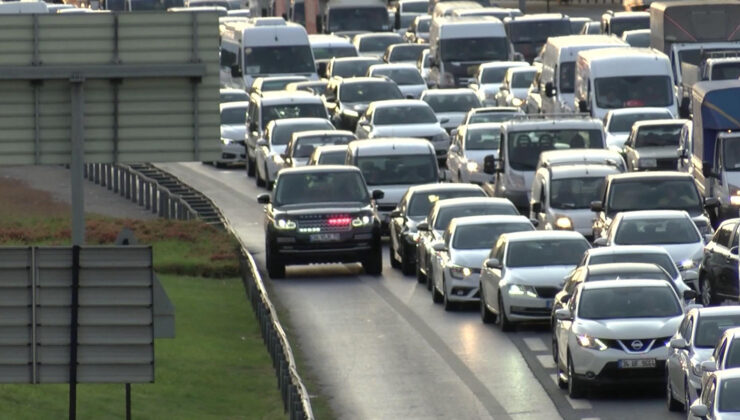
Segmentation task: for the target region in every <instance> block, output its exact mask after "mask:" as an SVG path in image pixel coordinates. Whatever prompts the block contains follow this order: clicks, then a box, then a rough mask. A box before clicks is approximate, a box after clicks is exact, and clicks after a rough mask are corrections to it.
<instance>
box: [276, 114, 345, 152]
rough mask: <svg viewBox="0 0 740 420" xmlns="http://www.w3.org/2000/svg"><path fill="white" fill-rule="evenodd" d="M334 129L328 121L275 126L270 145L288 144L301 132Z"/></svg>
mask: <svg viewBox="0 0 740 420" xmlns="http://www.w3.org/2000/svg"><path fill="white" fill-rule="evenodd" d="M333 128H334V127H333V126H332V125H331V123H330V122H329V121H328V120H327V121H322V122H319V121H315V122H304V123H295V124H281V125H275V126H274V127H273V129H272V133H271V135H270V144H272V145H274V146H276V145H285V144H288V141H289V140H290V138H291V137H292V136H293V133H297V132H299V131H308V130H331V129H333Z"/></svg>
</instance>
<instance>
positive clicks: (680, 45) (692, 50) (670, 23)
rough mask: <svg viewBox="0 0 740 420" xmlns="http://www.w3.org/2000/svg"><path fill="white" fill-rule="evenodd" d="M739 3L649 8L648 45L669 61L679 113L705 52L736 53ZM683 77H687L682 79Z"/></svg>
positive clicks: (703, 1)
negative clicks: (729, 51) (661, 53)
mask: <svg viewBox="0 0 740 420" xmlns="http://www.w3.org/2000/svg"><path fill="white" fill-rule="evenodd" d="M738 21H740V1H737V0H686V1H680V2H677V1H674V2H655V3H652V4H651V5H650V46H651V47H652V48H655V49H658V50H660V51H662V52H663V53H664V54H666V55H668V57H670V59H671V66H672V67H673V77H674V79H675V83H676V96H677V98H678V100H679V101H680V110H681V111H680V114H681V116H682V117H686V116H687V115H688V112H689V97H690V95H691V84H692V83H693V82H694V81H696V80H697V78H696V74H698V67H699V66H700V64H701V61H702V58H703V57H705V56H706V54H707V53H708V52H712V51H727V50H740V30H739V29H738V26H737V22H738ZM684 75H686V76H687V77H688V78H687V80H684Z"/></svg>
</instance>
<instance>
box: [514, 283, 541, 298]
mask: <svg viewBox="0 0 740 420" xmlns="http://www.w3.org/2000/svg"><path fill="white" fill-rule="evenodd" d="M509 294H510V295H512V296H527V297H531V298H536V297H537V289H535V288H534V286H525V285H523V284H510V285H509Z"/></svg>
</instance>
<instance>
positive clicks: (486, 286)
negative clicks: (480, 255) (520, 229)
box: [480, 239, 506, 308]
mask: <svg viewBox="0 0 740 420" xmlns="http://www.w3.org/2000/svg"><path fill="white" fill-rule="evenodd" d="M505 246H506V243H505V242H504V241H503V240H501V239H499V240H498V241H497V242H496V245H494V246H493V248H491V252H490V253H489V254H488V258H489V259H490V258H495V259H497V260H499V261H501V259H499V257H500V258H503V254H504V247H505ZM500 271H501V270H500V269H499V270H497V269H494V268H491V267H488V266H486V265H485V264H484V265H483V267H482V269H481V276H480V279H481V280H480V281H481V285H480V287H481V293H482V294H483V298H484V299H485V301H486V303H488V306H491V307H494V308H495V307H497V299H498V280H495V279H497V278H500ZM496 272H497V273H496Z"/></svg>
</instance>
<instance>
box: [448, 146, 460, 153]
mask: <svg viewBox="0 0 740 420" xmlns="http://www.w3.org/2000/svg"><path fill="white" fill-rule="evenodd" d="M450 153H460V148H459V147H458V146H457V145H456V144H453V145H451V146H450Z"/></svg>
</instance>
